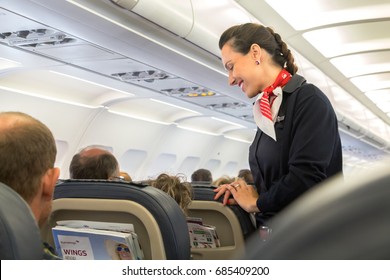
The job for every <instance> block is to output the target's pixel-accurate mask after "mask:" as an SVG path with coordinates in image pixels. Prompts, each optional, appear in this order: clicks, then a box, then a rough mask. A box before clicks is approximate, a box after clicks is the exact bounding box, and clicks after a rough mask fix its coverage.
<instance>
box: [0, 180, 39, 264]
mask: <svg viewBox="0 0 390 280" xmlns="http://www.w3.org/2000/svg"><path fill="white" fill-rule="evenodd" d="M42 258H43V246H42V242H41V237H40V232H39V228H38V225H37V223H36V220H35V218H34V216H33V214H32V212H31V210H30V207H29V206H28V205H27V203H26V202H25V201H24V199H23V198H22V197H21V196H20V195H19V194H18V193H16V192H15V191H14V190H12V189H11V188H10V187H8V186H6V185H4V184H3V183H0V259H2V260H40V259H42Z"/></svg>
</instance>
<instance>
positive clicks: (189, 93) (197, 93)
mask: <svg viewBox="0 0 390 280" xmlns="http://www.w3.org/2000/svg"><path fill="white" fill-rule="evenodd" d="M161 92H163V93H165V94H168V95H171V96H180V97H206V96H216V95H218V94H217V93H216V92H214V91H211V90H209V89H207V88H204V87H182V88H172V89H162V90H161Z"/></svg>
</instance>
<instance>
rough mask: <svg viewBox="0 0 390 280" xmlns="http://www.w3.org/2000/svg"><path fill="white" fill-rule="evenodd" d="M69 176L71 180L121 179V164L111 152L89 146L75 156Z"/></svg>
mask: <svg viewBox="0 0 390 280" xmlns="http://www.w3.org/2000/svg"><path fill="white" fill-rule="evenodd" d="M69 174H70V178H71V179H103V180H109V179H114V178H117V177H119V163H118V161H117V159H116V158H115V156H114V155H113V154H112V153H111V152H110V151H107V150H105V149H103V148H100V147H95V146H89V147H86V148H84V149H82V150H81V151H80V152H79V153H77V154H75V155H74V156H73V158H72V161H71V163H70V166H69Z"/></svg>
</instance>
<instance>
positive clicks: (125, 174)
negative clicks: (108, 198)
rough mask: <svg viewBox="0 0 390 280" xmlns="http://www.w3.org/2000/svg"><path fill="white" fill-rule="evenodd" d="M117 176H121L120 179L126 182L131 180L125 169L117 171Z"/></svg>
mask: <svg viewBox="0 0 390 280" xmlns="http://www.w3.org/2000/svg"><path fill="white" fill-rule="evenodd" d="M119 176H120V177H121V179H123V180H124V181H127V182H132V181H133V180H132V179H131V176H130V175H129V173H127V172H125V171H121V172H119Z"/></svg>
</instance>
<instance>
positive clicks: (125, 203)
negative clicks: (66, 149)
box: [42, 180, 190, 260]
mask: <svg viewBox="0 0 390 280" xmlns="http://www.w3.org/2000/svg"><path fill="white" fill-rule="evenodd" d="M59 220H89V221H102V222H120V223H131V224H133V225H134V229H135V232H136V233H137V235H138V238H139V242H140V245H141V247H142V249H143V251H144V255H145V259H168V260H171V259H172V260H173V259H184V260H185V259H189V258H190V248H189V246H190V245H189V244H190V242H189V236H188V234H187V224H186V219H185V216H184V214H183V212H182V211H181V209H180V207H179V206H178V204H177V203H176V201H175V200H173V199H172V198H171V197H170V196H168V195H167V194H166V193H165V192H163V191H161V190H159V189H157V188H154V187H150V186H143V185H138V184H135V183H125V182H113V181H91V180H66V181H63V182H62V183H60V184H59V185H57V187H56V189H55V192H54V201H53V210H52V215H51V218H50V220H49V224H48V226H47V227H46V229H45V231H43V232H42V234H43V235H44V236H46V237H47V238H48V240H50V242H53V241H52V234H51V228H52V227H54V226H55V225H56V221H59Z"/></svg>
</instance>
